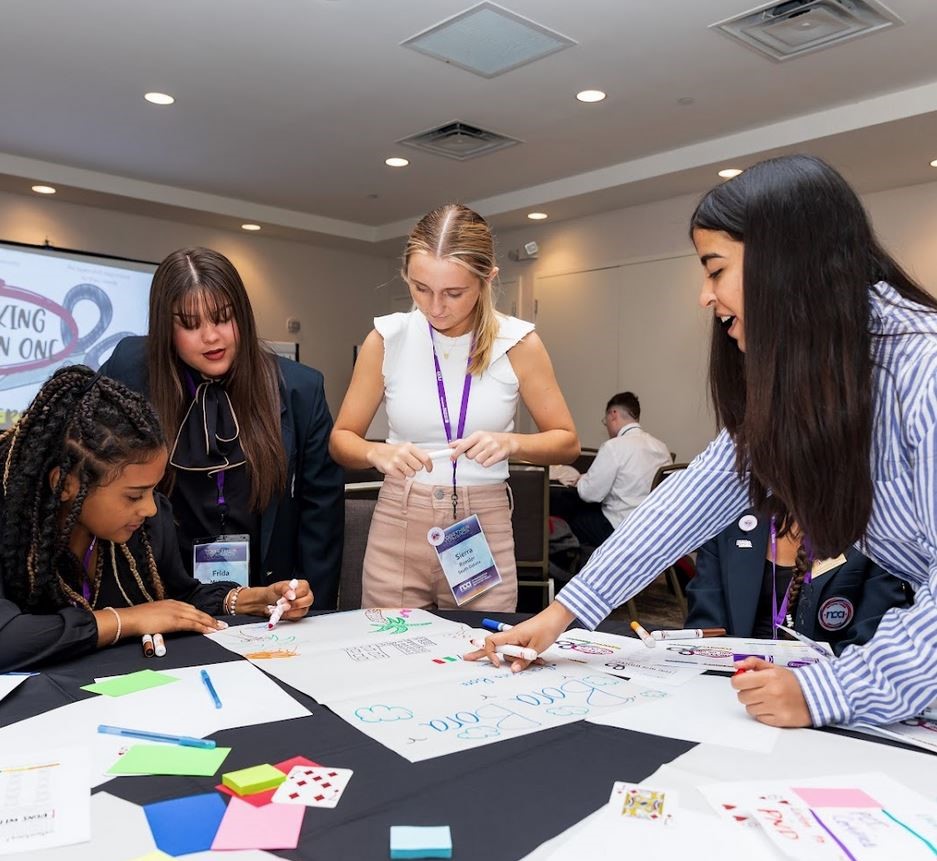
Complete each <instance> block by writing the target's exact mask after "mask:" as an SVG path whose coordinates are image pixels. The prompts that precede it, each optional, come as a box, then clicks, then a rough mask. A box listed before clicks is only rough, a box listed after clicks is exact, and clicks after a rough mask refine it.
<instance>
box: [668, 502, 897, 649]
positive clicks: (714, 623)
mask: <svg viewBox="0 0 937 861" xmlns="http://www.w3.org/2000/svg"><path fill="white" fill-rule="evenodd" d="M745 514H748V515H752V516H755V517H756V519H757V525H756V526H755V528H754V529H752V530H751V531H750V532H746V531H744V530H743V529H742V528H741V527H740V526H739V522H740V519H741V517H740V518H739V519H737V520H735V521H734V522H733V523H732V524H731V525H730V526H728V527H727V528H726V529H724V530H723V531H722V532H721V533H720V534H719V535H717V536H716V537H715V538H713V539H711V540H710V541H707V542H706V543H705V544H704V545H703V546H702V547H700V549H699V551H698V552H697V557H696V576H695V577H693V578H692V579H691V580H690V582H689V585H688V586H687V604H688V606H689V613H688V615H687V620H686V625H687V627H688V628H725V629H726V632H727V634H728V636H730V637H750V636H751V634H752V630H753V628H754V626H755V613H756V611H757V608H758V598H759V596H760V594H761V584H762V580H763V577H764V571H765V555H766V552H767V549H768V540H769V532H770V527H771V521H770V519H769V518H768V517H765V516H762V515H756V514H755V513H754V512H753V511H747V512H745ZM844 555H845V557H846V561H845V562H844V563H843V564H841V565H840V566H839V567H837V568H834V569H832V570H830V571H827V572H825V573H824V574H821V575H820V576H819V577H817V578H815V579H814V580H811V582H810V583H807V584H805V585H804V586H802V587H801V590H800V600H799V601H798V602H797V615H796V618H795V619H794V629H795V630H796V631H798V632H799V633H801V634H805V635H806V636H808V637H810V638H811V639H813V640H822V641H826V642H828V643H829V644H830V645H831V646H832V648H833V651H834V652H835V653H836V654H837V655H838V654H840V652H842V651H843V649H845V648H846V646H848V645H851V644H856V645H861V644H862V643H864V642H866V641H867V640H868V639H870V638H871V637H872V635H873V634H874V633H875V630H876V629H877V628H878V623H879V620H880V619H881V618H882V616H884V615H885V612H886V611H888V610H890V609H891V608H892V607H905V606H907V605H908V604H909V603H910V600H909V595H910V588H907V587H906V584H905V583H904V582H903V581H901V580H899V579H898V578H897V577H894V576H892V575H891V574H889V573H888V572H887V571H886V570H885V569H884V568H882V567H880V566H879V565H876V564H875V563H874V562H873V561H872V560H871V559H869V558H868V557H867V556H863V555H862V553H860V552H859V551H858V550H856V549H855V548H854V547H851V548H850V549H849V550H847V551H846V552H845V554H844Z"/></svg>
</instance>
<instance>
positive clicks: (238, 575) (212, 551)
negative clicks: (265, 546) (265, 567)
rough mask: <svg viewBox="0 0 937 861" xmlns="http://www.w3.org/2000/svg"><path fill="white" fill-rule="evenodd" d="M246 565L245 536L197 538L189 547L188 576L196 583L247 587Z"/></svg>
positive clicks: (247, 539) (248, 558)
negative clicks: (192, 577) (190, 553)
mask: <svg viewBox="0 0 937 861" xmlns="http://www.w3.org/2000/svg"><path fill="white" fill-rule="evenodd" d="M250 561H251V545H250V536H249V535H216V536H215V537H214V538H200V539H199V540H198V541H196V542H195V543H194V544H193V545H192V574H193V576H194V577H195V579H196V580H198V581H199V582H200V583H219V582H226V583H228V582H230V583H237V584H238V586H247V583H248V580H249V578H250V567H251V566H250Z"/></svg>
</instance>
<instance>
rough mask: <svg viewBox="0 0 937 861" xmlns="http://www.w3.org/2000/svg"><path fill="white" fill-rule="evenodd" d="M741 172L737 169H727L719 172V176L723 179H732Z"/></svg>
mask: <svg viewBox="0 0 937 861" xmlns="http://www.w3.org/2000/svg"><path fill="white" fill-rule="evenodd" d="M741 172H742V171H741V170H739V169H738V168H737V167H727V168H725V169H724V170H720V171H719V176H721V177H722V178H723V179H732V177H733V176H738V175H739V174H740V173H741Z"/></svg>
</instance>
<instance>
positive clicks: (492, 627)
mask: <svg viewBox="0 0 937 861" xmlns="http://www.w3.org/2000/svg"><path fill="white" fill-rule="evenodd" d="M482 627H483V628H485V629H486V630H488V631H510V630H511V628H513V627H514V626H513V625H509V624H508V623H507V622H499V621H498V620H497V619H482Z"/></svg>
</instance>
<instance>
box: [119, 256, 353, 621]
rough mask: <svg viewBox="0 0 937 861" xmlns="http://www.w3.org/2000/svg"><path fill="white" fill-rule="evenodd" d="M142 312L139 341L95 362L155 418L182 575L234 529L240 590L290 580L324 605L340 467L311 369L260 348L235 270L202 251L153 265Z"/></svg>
mask: <svg viewBox="0 0 937 861" xmlns="http://www.w3.org/2000/svg"><path fill="white" fill-rule="evenodd" d="M149 320H150V324H149V326H150V328H149V336H148V337H145V338H142V337H133V338H125V339H124V340H123V341H121V342H120V343H119V344H118V345H117V348H116V349H115V350H114V353H113V355H112V356H111V358H110V359H108V361H107V362H106V363H105V365H104V367H103V368H102V371H103V373H105V374H106V375H107V376H109V377H113V378H114V379H117V380H120V381H121V382H123V383H125V384H126V385H128V386H130V387H131V388H132V389H135V390H136V391H139V392H141V393H142V394H144V395H145V396H146V397H147V398H148V399H149V400H150V401H151V402H152V403H153V405H154V407H155V408H156V411H157V413H158V414H159V416H160V421H161V422H162V424H163V429H164V431H165V433H166V437H167V440H168V442H169V445H170V448H171V456H170V467H169V471H168V473H167V484H166V490H167V491H168V493H169V496H170V499H171V501H172V505H173V509H174V511H175V514H176V520H177V526H178V531H179V544H180V549H181V551H182V558H183V562H184V563H185V565H186V568H187V570H188V571H189V573H192V568H193V544H194V543H196V542H199V541H200V540H202V539H205V538H206V537H212V536H219V535H223V534H230V533H235V534H246V535H249V537H250V560H251V563H250V583H251V585H262V584H266V583H268V582H274V581H277V580H283V579H287V580H289V579H291V578H294V577H296V578H302V579H305V580H307V581H308V582H309V584H310V586H311V587H312V590H313V594H314V597H315V607H316V609H332V608H334V607H335V605H336V601H337V596H338V579H339V572H340V568H341V554H342V538H343V531H344V476H343V474H342V471H341V469H340V467H338V466H337V465H336V464H335V463H334V461H333V460H332V458H331V457H330V456H329V452H328V443H329V434H330V433H331V430H332V418H331V416H330V414H329V409H328V404H327V403H326V400H325V388H324V384H323V377H322V374H321V373H320V372H319V371H317V370H314V369H313V368H309V367H307V366H305V365H301V364H299V363H298V362H293V361H289V360H286V359H283V358H280V357H277V356H274V355H272V354H271V353H270V352H269V351H268V350H266V348H265V347H264V346H263V345H262V343H261V342H260V341H259V339H258V337H257V333H256V325H255V322H254V316H253V310H252V309H251V305H250V300H249V299H248V297H247V291H246V290H245V289H244V285H243V283H242V281H241V278H240V276H239V275H238V272H237V270H236V269H235V268H234V266H233V265H232V264H231V262H230V261H229V260H228V259H227V258H226V257H224V256H223V255H222V254H219V253H218V252H215V251H211V250H210V249H206V248H184V249H180V250H179V251H175V252H173V253H172V254H170V255H169V256H168V257H167V258H166V259H165V260H164V261H163V262H162V263H161V264H160V266H159V268H158V269H157V271H156V273H155V274H154V276H153V285H152V287H151V290H150V314H149ZM219 476H220V477H219Z"/></svg>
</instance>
